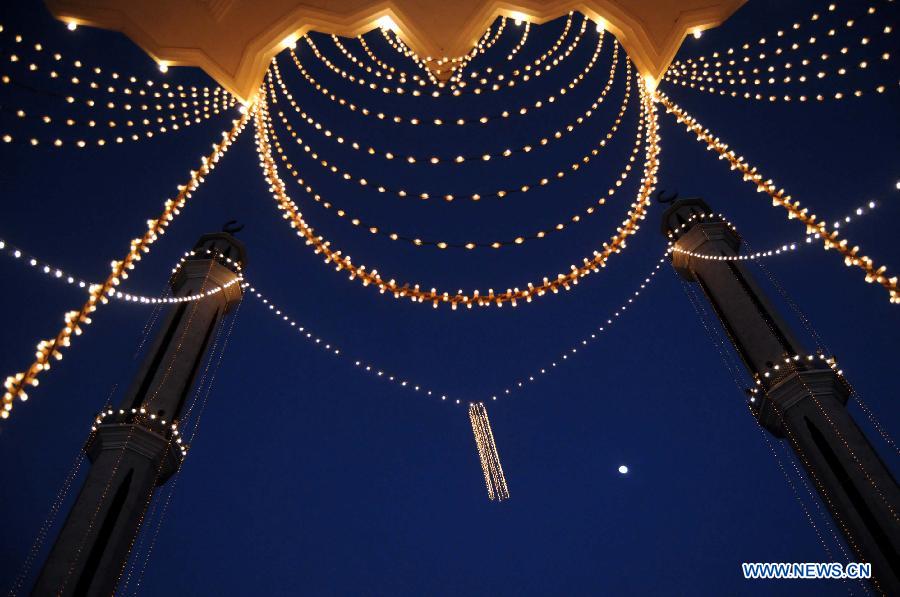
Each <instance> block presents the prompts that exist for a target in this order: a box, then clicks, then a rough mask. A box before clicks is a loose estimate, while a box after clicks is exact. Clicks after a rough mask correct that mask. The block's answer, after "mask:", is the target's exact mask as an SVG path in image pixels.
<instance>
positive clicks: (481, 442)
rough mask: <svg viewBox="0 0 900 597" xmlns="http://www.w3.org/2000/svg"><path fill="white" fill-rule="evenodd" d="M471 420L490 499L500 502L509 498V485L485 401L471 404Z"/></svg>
mask: <svg viewBox="0 0 900 597" xmlns="http://www.w3.org/2000/svg"><path fill="white" fill-rule="evenodd" d="M469 421H470V422H471V423H472V433H474V435H475V447H476V448H477V450H478V459H479V460H480V461H481V469H482V471H483V472H484V484H485V486H486V487H487V492H488V499H490V500H494V499H496V500H497V501H498V502H502V501H503V500H508V499H509V487H507V485H506V477H505V476H504V475H503V467H502V466H501V465H500V454H498V453H497V444H496V443H495V442H494V433H493V432H492V431H491V421H490V419H489V418H488V414H487V409H486V408H485V406H484V403H482V402H478V403H477V404H476V403H474V402H473V403H471V404H469Z"/></svg>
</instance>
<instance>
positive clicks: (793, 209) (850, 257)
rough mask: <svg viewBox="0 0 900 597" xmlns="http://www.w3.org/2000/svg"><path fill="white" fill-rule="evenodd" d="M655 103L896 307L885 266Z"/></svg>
mask: <svg viewBox="0 0 900 597" xmlns="http://www.w3.org/2000/svg"><path fill="white" fill-rule="evenodd" d="M656 99H657V101H659V102H660V103H662V105H663V106H664V107H665V108H666V112H668V113H672V114H674V116H675V118H676V119H677V120H678V122H680V123H683V124H684V125H685V127H686V128H687V130H688V131H689V132H692V133H695V134H696V135H697V140H698V141H701V142H704V143H706V145H707V147H708V148H709V149H711V150H713V151H715V152H716V153H717V154H718V155H719V159H724V160H727V161H728V162H729V164H731V169H732V170H738V171H739V172H741V174H742V175H743V179H744V180H745V181H747V182H750V183H751V184H753V185H755V186H756V190H757V191H758V192H763V193H766V194H767V195H769V197H771V199H772V205H773V206H775V207H782V208H784V209H785V210H786V211H787V212H788V219H794V218H796V219H798V220H800V222H802V223H803V224H804V225H805V226H806V229H807V231H808V232H810V233H818V234H819V237H820V239H821V240H822V243H823V244H824V246H825V249H826V250H828V249H836V250H837V251H838V253H840V254H841V255H842V256H843V257H844V263H845V264H846V265H847V266H848V267H849V266H854V267H858V268H859V269H861V270H863V271H864V272H865V274H866V276H865V279H866V282H869V283H871V282H877V283H878V284H880V285H881V286H883V287H884V288H885V289H886V290H887V291H888V293H889V295H890V301H891V303H894V304H900V289H898V286H897V276H893V277H890V278H888V277H887V276H885V271H886V270H887V268H886V267H885V266H880V267H876V265H875V263H874V262H873V261H872V259H870V258H869V257H866V256H865V255H863V256H860V255H859V251H860V248H859V246H854V247H852V248H851V247H848V246H847V243H848V241H847V239H843V240H838V235H839V233H838V231H837V230H829V228H828V225H827V224H826V223H825V222H824V221H818V222H817V221H816V220H817V219H818V218H817V216H816V215H815V214H809V209H808V208H801V207H800V202H799V201H793V202H792V201H791V197H790V195H787V194H786V193H785V191H784V189H778V188H777V187H776V186H775V184H774V183H773V182H772V181H771V180H764V179H763V177H762V175H761V174H759V172H758V171H757V170H756V168H751V167H750V165H749V164H748V163H747V162H746V161H745V160H744V158H743V157H741V156H738V155H736V154H735V152H734V150H729V149H728V146H727V145H726V144H724V143H722V142H721V141H720V140H719V139H718V137H713V135H712V134H711V133H710V132H709V129H706V128H703V127H702V126H701V125H700V124H699V123H698V122H697V121H696V119H694V118H693V117H692V116H690V115H689V114H688V113H687V112H685V111H684V110H683V109H682V108H680V107H679V106H678V105H677V104H675V103H674V102H672V100H670V99H669V98H668V97H667V96H666V95H665V94H664V93H661V92H658V93H657V94H656Z"/></svg>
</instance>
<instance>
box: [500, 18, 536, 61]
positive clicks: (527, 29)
mask: <svg viewBox="0 0 900 597" xmlns="http://www.w3.org/2000/svg"><path fill="white" fill-rule="evenodd" d="M530 31H531V21H525V28H524V29H523V30H522V38H521V39H520V40H519V43H517V44H516V45H515V46H514V47H513V49H512V50H510V51H509V54H507V55H506V60H507V61H510V60H512V59H513V58H515V57H516V54H518V53H519V52H521V51H522V48H524V47H525V44H526V43H527V42H528V33H529V32H530Z"/></svg>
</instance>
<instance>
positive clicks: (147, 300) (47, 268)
mask: <svg viewBox="0 0 900 597" xmlns="http://www.w3.org/2000/svg"><path fill="white" fill-rule="evenodd" d="M0 254H3V255H7V256H9V257H11V258H12V259H14V260H15V261H18V262H20V263H25V264H28V265H29V266H31V267H32V268H33V269H35V270H36V271H39V272H42V273H44V274H45V275H47V276H48V277H50V278H53V279H56V280H59V281H60V282H65V283H67V284H69V285H71V286H76V287H78V288H93V287H95V286H99V284H96V283H93V282H88V281H86V280H84V279H82V278H79V277H77V276H73V275H71V274H69V273H67V272H65V271H64V270H62V269H60V268H58V267H54V266H52V265H50V264H49V263H47V262H45V261H42V260H40V259H38V258H37V257H34V256H33V255H30V254H28V253H26V252H25V251H23V250H22V249H20V248H18V247H16V246H15V245H11V244H9V243H8V242H6V241H5V240H3V239H0ZM206 254H207V255H208V256H209V257H210V258H212V259H216V260H219V261H222V262H223V263H225V264H227V265H228V267H230V268H232V269H233V270H234V271H235V273H236V274H237V278H235V279H234V280H230V281H228V282H226V283H225V284H222V285H221V286H216V287H215V288H211V289H209V290H206V291H203V292H198V293H195V294H190V295H185V296H159V297H156V296H144V295H140V294H132V293H129V292H123V291H121V290H119V289H118V288H114V289H112V291H111V292H109V293H108V294H107V296H108V297H110V298H114V299H118V300H120V301H125V302H130V303H141V304H146V305H171V304H176V303H191V302H194V301H199V300H202V299H205V298H207V297H210V296H213V295H216V294H219V293H220V292H223V291H224V290H226V289H228V288H230V287H231V286H234V285H235V284H241V285H243V283H244V278H243V272H242V271H241V264H240V263H238V262H237V261H235V260H232V259H231V258H230V257H226V256H225V255H222V254H218V253H214V252H212V251H210V250H209V249H206ZM196 255H197V252H196V251H189V252H187V253H185V257H182V258H181V260H180V261H179V264H178V267H176V268H175V269H173V270H172V275H175V274H176V273H177V272H178V270H179V269H180V268H181V266H182V265H183V264H184V262H185V260H186V258H187V257H193V256H196Z"/></svg>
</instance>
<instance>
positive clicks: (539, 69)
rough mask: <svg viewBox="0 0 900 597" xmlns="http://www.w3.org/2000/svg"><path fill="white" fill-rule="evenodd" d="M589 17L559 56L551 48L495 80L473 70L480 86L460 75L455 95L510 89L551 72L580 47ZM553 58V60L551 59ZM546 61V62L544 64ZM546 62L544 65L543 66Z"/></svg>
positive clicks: (490, 70) (471, 75)
mask: <svg viewBox="0 0 900 597" xmlns="http://www.w3.org/2000/svg"><path fill="white" fill-rule="evenodd" d="M587 23H588V20H587V19H583V20H582V22H581V28H580V29H579V30H578V32H577V33H576V34H575V37H574V38H573V39H572V41H571V42H570V43H569V45H568V46H566V48H565V49H564V50H563V51H562V52H561V54H560V55H559V56H556V55H555V52H556V48H555V47H554V48H551V49H552V52H549V51H548V52H546V53H544V54H542V55H541V56H540V57H538V58H537V59H535V60H534V61H533V62H532V63H530V64H526V65H525V66H524V67H522V68H517V69H515V70H513V71H512V72H510V73H499V74H497V75H496V76H495V77H494V80H493V81H489V80H488V79H487V78H486V77H484V76H483V75H482V76H481V77H480V78H479V74H478V73H477V72H472V73H471V74H470V76H469V78H470V79H473V80H476V82H477V84H478V85H479V86H477V87H473V88H472V89H469V83H468V82H467V81H466V80H465V79H464V78H463V77H462V75H461V74H460V76H459V77H458V79H457V81H458V82H457V84H456V85H455V88H454V90H453V95H454V96H459V95H462V94H464V93H471V94H475V95H479V94H481V93H483V92H485V91H502V90H504V89H508V88H510V87H515V86H516V85H517V84H518V83H519V80H521V82H527V81H531V80H532V79H537V78H538V77H541V76H542V75H544V74H546V73H548V72H550V71H551V70H553V69H554V68H556V67H557V66H559V65H560V64H562V63H563V62H565V60H566V58H568V57H569V56H571V55H572V54H573V53H574V52H575V51H576V50H577V48H578V45H579V44H580V43H581V39H582V37H583V36H584V32H585V30H586V29H587ZM599 33H600V36H601V37H602V36H603V34H604V31H600V32H599ZM550 58H552V60H550ZM545 62H546V64H544V63H545ZM541 64H544V66H541ZM493 70H494V69H493V67H488V68H487V69H485V73H487V74H490V73H492V72H493Z"/></svg>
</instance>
